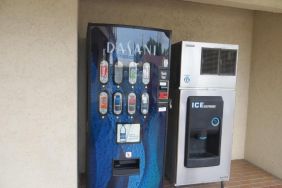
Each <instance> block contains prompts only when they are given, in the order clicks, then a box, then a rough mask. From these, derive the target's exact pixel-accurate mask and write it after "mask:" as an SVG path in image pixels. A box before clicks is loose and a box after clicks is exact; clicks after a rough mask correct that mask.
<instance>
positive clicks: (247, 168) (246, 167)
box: [79, 160, 282, 188]
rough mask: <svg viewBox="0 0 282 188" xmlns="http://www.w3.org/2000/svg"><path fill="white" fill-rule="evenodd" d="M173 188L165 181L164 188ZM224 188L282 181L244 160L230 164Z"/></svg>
mask: <svg viewBox="0 0 282 188" xmlns="http://www.w3.org/2000/svg"><path fill="white" fill-rule="evenodd" d="M85 184H86V178H85V176H81V177H80V185H79V188H86V185H85ZM172 187H173V186H172V185H171V184H170V183H169V182H168V181H166V180H165V183H164V188H172ZM220 187H221V185H220V183H210V184H199V185H190V186H185V187H182V188H220ZM224 187H225V188H229V187H230V188H282V180H281V179H279V178H277V177H275V176H273V175H271V174H269V173H267V172H265V171H264V170H262V169H260V168H258V167H256V166H254V165H252V164H251V163H249V162H247V161H245V160H234V161H232V164H231V177H230V181H228V182H224Z"/></svg>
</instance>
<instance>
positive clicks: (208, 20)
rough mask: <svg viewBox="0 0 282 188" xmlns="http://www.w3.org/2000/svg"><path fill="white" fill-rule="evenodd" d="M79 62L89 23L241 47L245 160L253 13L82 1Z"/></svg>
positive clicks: (237, 149) (239, 138)
mask: <svg viewBox="0 0 282 188" xmlns="http://www.w3.org/2000/svg"><path fill="white" fill-rule="evenodd" d="M79 11H80V12H79V39H80V44H81V48H80V59H81V60H82V61H81V62H80V63H82V62H83V60H84V58H83V56H84V49H83V47H84V45H85V44H84V40H85V35H86V26H87V22H99V23H119V24H129V25H140V26H147V27H157V28H164V29H169V30H172V31H173V33H172V35H173V42H176V41H180V40H193V41H205V42H217V43H233V44H239V45H240V52H239V65H238V79H237V94H236V113H235V125H234V137H233V159H241V158H244V145H245V132H246V121H247V106H248V90H249V70H250V62H251V45H252V25H253V14H252V11H248V10H242V9H236V8H226V7H220V6H212V5H203V4H197V3H191V2H184V1H175V0H154V1H152V0H143V1H131V0H119V1H116V0H107V1H105V0H82V1H80V8H79Z"/></svg>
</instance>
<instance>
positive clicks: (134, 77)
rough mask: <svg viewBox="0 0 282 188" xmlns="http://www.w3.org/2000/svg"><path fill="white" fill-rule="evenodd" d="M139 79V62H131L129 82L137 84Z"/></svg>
mask: <svg viewBox="0 0 282 188" xmlns="http://www.w3.org/2000/svg"><path fill="white" fill-rule="evenodd" d="M136 81H137V63H135V62H130V63H129V83H130V84H135V83H136Z"/></svg>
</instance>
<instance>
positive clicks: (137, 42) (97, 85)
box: [87, 24, 170, 188]
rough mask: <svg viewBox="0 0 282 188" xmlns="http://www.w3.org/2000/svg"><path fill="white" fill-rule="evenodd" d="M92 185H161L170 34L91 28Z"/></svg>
mask: <svg viewBox="0 0 282 188" xmlns="http://www.w3.org/2000/svg"><path fill="white" fill-rule="evenodd" d="M87 53H88V54H87V55H88V155H87V156H88V157H87V168H88V183H87V184H88V187H89V188H104V187H105V188H106V187H107V188H161V187H163V173H164V156H165V140H166V130H167V115H168V113H167V112H168V92H169V90H168V88H169V68H170V63H169V59H170V31H166V30H160V29H151V28H143V27H132V26H124V25H109V24H89V25H88V31H87Z"/></svg>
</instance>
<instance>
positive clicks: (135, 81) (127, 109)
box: [98, 55, 169, 143]
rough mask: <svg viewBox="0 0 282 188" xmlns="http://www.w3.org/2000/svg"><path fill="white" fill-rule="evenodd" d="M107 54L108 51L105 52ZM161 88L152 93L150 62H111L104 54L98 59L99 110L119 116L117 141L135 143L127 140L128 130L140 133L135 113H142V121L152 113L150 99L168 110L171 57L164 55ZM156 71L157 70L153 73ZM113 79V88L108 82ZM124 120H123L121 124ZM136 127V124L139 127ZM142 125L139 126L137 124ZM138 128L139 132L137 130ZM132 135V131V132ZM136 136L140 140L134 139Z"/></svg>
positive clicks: (159, 108)
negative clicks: (169, 59) (123, 116)
mask: <svg viewBox="0 0 282 188" xmlns="http://www.w3.org/2000/svg"><path fill="white" fill-rule="evenodd" d="M104 56H105V55H104ZM157 70H158V75H159V76H158V77H157V78H158V88H157V90H158V92H157V96H153V94H152V93H150V90H151V89H153V88H152V85H151V84H150V82H151V78H152V75H151V74H152V71H151V63H150V62H147V61H145V62H142V61H141V62H138V63H137V62H134V61H130V62H128V61H121V60H118V61H116V62H112V63H109V61H107V60H105V58H103V59H102V60H101V61H100V63H99V81H100V93H99V99H98V100H99V109H98V111H99V113H100V116H101V118H102V119H104V118H105V117H106V116H107V115H109V114H111V115H113V116H114V118H115V119H116V120H115V121H116V126H117V131H116V133H117V136H116V138H117V143H132V142H131V141H127V139H126V136H130V134H128V135H126V134H127V133H128V132H129V130H134V132H133V133H132V134H133V135H134V137H140V136H141V128H140V123H141V121H140V120H138V118H135V117H142V122H145V121H146V118H148V116H150V107H151V106H150V102H151V103H159V107H158V111H159V112H166V111H167V109H166V108H167V107H166V104H167V101H168V88H169V81H168V74H169V73H168V60H167V59H163V61H162V64H161V66H160V67H158V69H157ZM154 74H156V73H154ZM110 82H112V83H113V85H114V87H111V88H110V89H109V88H108V87H107V84H108V83H110ZM121 115H125V116H127V117H128V118H127V119H129V122H123V120H121V119H120V116H121ZM121 123H123V124H121ZM136 127H137V128H136ZM138 127H139V128H138ZM137 130H139V133H136V131H137ZM131 136H132V135H131ZM135 140H139V141H140V138H138V139H135Z"/></svg>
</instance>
